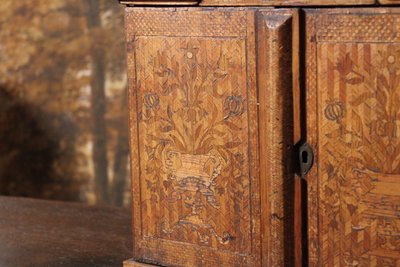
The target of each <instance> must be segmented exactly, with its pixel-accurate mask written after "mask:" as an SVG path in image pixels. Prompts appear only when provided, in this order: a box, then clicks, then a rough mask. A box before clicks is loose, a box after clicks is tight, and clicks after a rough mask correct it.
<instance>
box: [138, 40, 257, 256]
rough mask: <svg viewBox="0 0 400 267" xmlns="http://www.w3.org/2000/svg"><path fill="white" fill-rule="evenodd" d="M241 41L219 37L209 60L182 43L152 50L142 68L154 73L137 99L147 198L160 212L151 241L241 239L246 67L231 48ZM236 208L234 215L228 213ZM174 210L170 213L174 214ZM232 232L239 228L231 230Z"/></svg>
mask: <svg viewBox="0 0 400 267" xmlns="http://www.w3.org/2000/svg"><path fill="white" fill-rule="evenodd" d="M241 42H242V41H240V40H234V41H229V42H228V43H229V44H226V43H227V41H226V40H221V45H225V46H226V47H225V48H222V47H220V46H218V48H217V47H216V50H215V51H219V52H217V53H215V52H214V53H215V56H214V57H210V56H207V53H201V51H202V50H204V51H208V48H207V43H206V42H205V41H198V40H196V41H195V40H183V39H182V41H181V42H179V45H178V44H177V43H174V45H172V44H169V45H170V47H171V49H172V50H169V51H168V53H167V51H166V50H161V51H156V52H154V51H153V52H152V53H151V54H152V55H153V56H152V57H150V58H147V59H145V61H143V64H148V65H149V66H151V69H152V70H155V72H154V73H153V76H148V75H147V74H143V75H144V76H143V77H142V83H141V84H140V86H143V88H141V89H139V90H138V91H139V92H140V91H142V92H143V94H141V95H139V108H140V111H139V112H140V114H141V121H140V122H139V123H140V125H139V129H141V130H142V133H144V134H146V135H143V138H144V143H145V145H144V147H143V148H142V151H143V152H142V153H144V157H143V158H144V162H145V164H143V165H142V170H143V171H144V172H145V174H146V176H145V177H146V178H145V183H144V184H145V185H146V188H145V189H144V190H146V192H145V194H147V195H148V196H149V197H148V199H149V204H148V205H151V208H149V209H147V206H146V205H145V208H144V212H143V213H144V214H146V212H148V213H147V215H148V216H149V217H151V216H153V215H155V214H152V212H154V210H162V211H163V212H164V213H162V214H160V215H158V214H157V216H160V217H161V218H162V219H160V220H159V221H161V223H159V222H157V223H158V225H157V228H156V229H157V230H152V232H149V233H146V234H148V235H149V236H153V237H159V238H166V239H173V240H178V241H184V242H191V243H197V244H201V245H210V246H213V247H217V246H219V245H224V246H225V245H228V246H230V248H234V247H235V246H236V247H240V246H241V245H242V243H245V242H243V241H239V240H238V242H237V243H235V244H231V241H232V240H236V239H235V237H234V236H235V235H238V236H239V235H240V236H244V237H243V239H244V238H247V236H246V235H242V233H241V231H242V232H248V231H249V230H248V229H242V228H241V227H243V228H245V227H248V226H247V224H244V223H242V224H237V225H238V226H234V225H233V223H231V222H229V223H228V225H221V224H219V223H218V220H219V218H222V217H224V218H225V217H228V218H229V219H230V221H232V222H233V221H236V222H240V221H241V220H242V218H243V217H245V218H247V217H246V216H247V215H243V214H245V213H247V212H248V211H246V210H245V207H247V205H248V204H247V201H248V199H249V198H250V196H249V192H250V191H249V186H248V179H243V177H245V175H246V173H245V171H246V166H245V165H247V162H246V160H247V155H246V153H248V152H247V151H248V149H247V146H248V143H247V142H248V140H247V135H248V128H247V127H248V121H247V120H248V118H247V114H246V112H247V102H246V101H247V100H246V99H247V95H246V90H247V88H246V83H245V81H246V78H245V77H246V76H245V69H242V68H243V65H242V62H241V60H240V58H239V57H232V58H231V57H230V53H229V51H237V50H238V49H242V48H243V47H242V46H241ZM233 210H235V213H233V212H232V211H233ZM171 213H173V214H172V215H171ZM235 227H236V228H235Z"/></svg>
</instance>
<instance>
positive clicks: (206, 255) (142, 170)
mask: <svg viewBox="0 0 400 267" xmlns="http://www.w3.org/2000/svg"><path fill="white" fill-rule="evenodd" d="M292 23H293V21H292V16H291V13H290V12H286V11H283V10H282V11H268V10H266V11H257V10H256V9H240V10H237V9H236V10H235V9H228V8H226V9H212V10H211V9H201V8H182V9H173V8H159V9H153V8H127V10H126V27H127V49H128V69H129V92H130V94H129V99H130V125H131V138H130V140H131V151H132V187H133V228H134V229H133V230H134V244H135V245H134V258H135V259H137V260H139V261H144V262H150V263H160V264H162V265H167V266H169V265H173V266H218V265H222V266H261V264H262V262H264V264H266V263H267V262H268V257H270V254H271V255H272V254H275V255H276V256H275V259H274V260H276V261H281V262H283V261H285V260H286V261H290V260H292V259H293V257H291V256H290V255H289V254H288V255H285V256H286V258H285V257H284V254H283V240H288V238H287V237H286V236H288V235H289V234H288V232H289V231H290V229H289V227H290V226H288V225H285V224H284V223H283V216H287V218H292V219H293V217H290V216H291V214H287V213H288V210H290V205H288V207H286V208H285V209H284V208H283V200H284V196H283V188H284V187H285V188H287V187H289V186H290V185H289V184H288V182H283V181H284V180H285V181H286V180H289V179H288V178H287V177H286V178H285V179H284V175H286V176H290V175H292V173H291V172H290V170H289V169H290V168H289V169H285V170H283V168H282V167H279V166H281V162H278V161H279V160H281V161H282V160H283V157H284V156H285V153H286V156H287V153H289V152H287V151H288V150H287V149H284V147H285V144H286V145H289V144H290V142H291V141H292V140H291V138H292V135H291V130H290V129H291V128H292V123H291V121H290V119H291V117H288V116H286V117H284V116H283V115H282V112H281V111H282V108H283V106H282V103H283V102H282V101H286V102H288V101H289V102H288V103H286V104H287V105H286V106H288V107H286V108H285V109H286V110H289V111H290V110H291V86H292V84H291V82H290V81H291V63H290V62H291V59H292V55H291V47H292V43H291V42H292V38H291V36H292V30H291V29H292ZM256 26H257V29H258V31H257V32H256ZM256 38H257V39H258V40H259V41H260V43H262V44H264V45H265V44H271V43H272V42H276V43H277V44H278V46H276V47H275V49H276V50H280V51H285V52H288V54H287V55H284V54H281V52H278V53H274V54H271V53H270V50H269V49H264V48H262V49H261V48H260V46H259V45H258V44H257V43H256ZM271 38H273V40H272V39H271ZM278 48H279V49H278ZM256 52H260V53H261V54H262V57H263V60H269V62H270V63H275V65H274V69H273V71H271V70H272V69H271V68H270V66H269V65H268V64H267V63H266V62H264V61H263V62H260V65H258V66H259V68H260V66H262V69H257V64H256V63H257V58H256ZM278 56H279V57H278ZM284 64H286V65H284ZM270 74H274V75H275V77H283V76H284V75H286V76H287V77H285V79H284V80H286V81H289V82H286V83H282V82H276V81H275V80H268V81H267V80H266V79H267V78H268V77H269V75H270ZM257 82H259V84H261V85H262V87H258V86H257ZM267 86H271V88H268V87H267ZM261 90H262V92H261ZM267 90H268V91H269V92H270V93H267ZM260 92H261V93H260ZM271 92H274V94H272V93H271ZM259 94H260V98H263V99H262V101H263V102H260V101H261V100H260V101H259V99H258V95H259ZM269 96H270V98H268V100H267V99H266V98H267V97H269ZM284 97H285V98H284ZM266 101H269V102H268V103H267V102H266ZM259 109H260V110H262V111H263V113H260V112H259ZM288 114H289V116H291V113H290V112H289V113H288ZM259 119H260V120H261V119H262V121H263V122H265V121H266V120H267V119H269V120H275V119H281V120H282V123H283V122H285V123H286V124H285V125H284V124H281V125H279V123H276V122H273V124H272V123H271V124H265V123H264V124H263V125H262V126H260V125H259ZM272 125H274V126H275V127H276V128H277V129H278V130H277V135H275V136H274V138H275V139H273V138H272V137H271V138H270V140H273V141H274V142H275V141H276V142H277V144H278V145H271V144H269V148H270V150H269V151H268V153H271V155H273V156H274V155H275V158H274V160H275V161H271V162H270V165H269V167H268V168H266V167H265V164H266V161H267V159H266V158H265V155H263V156H262V157H261V156H260V153H267V152H266V151H265V150H266V147H262V148H260V144H263V145H264V146H266V145H268V144H266V141H265V138H264V139H262V140H261V141H260V138H261V137H259V131H260V132H261V134H263V135H266V134H267V133H269V131H271V127H272ZM264 126H265V127H264ZM283 127H286V128H287V129H289V130H287V129H286V131H284V129H283ZM288 142H289V143H288ZM263 168H264V169H263ZM264 171H265V172H264ZM266 172H267V173H266ZM272 173H273V174H274V176H273V177H272V176H271V174H272ZM268 183H271V187H268V188H266V186H267V184H268ZM272 189H273V190H275V192H273V193H274V194H272V191H268V190H272ZM286 191H287V193H286V194H290V191H289V189H286ZM269 192H271V196H270V197H269V198H268V199H267V197H266V194H267V193H269ZM290 197H291V196H290V195H288V196H287V202H288V203H290ZM274 199H275V200H276V201H275V202H273V204H272V200H274ZM267 207H268V209H271V210H269V212H274V216H276V217H275V218H272V217H270V216H268V215H267V216H266V215H262V210H261V209H265V208H267ZM263 212H264V211H263ZM271 214H272V213H271ZM289 220H290V219H289ZM267 243H268V245H267ZM289 247H290V245H289ZM291 253H292V252H291Z"/></svg>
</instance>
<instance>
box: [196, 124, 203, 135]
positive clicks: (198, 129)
mask: <svg viewBox="0 0 400 267" xmlns="http://www.w3.org/2000/svg"><path fill="white" fill-rule="evenodd" d="M202 128H203V125H202V124H200V125H199V126H198V127H197V128H196V131H195V133H194V137H195V138H199V136H200V132H201V129H202Z"/></svg>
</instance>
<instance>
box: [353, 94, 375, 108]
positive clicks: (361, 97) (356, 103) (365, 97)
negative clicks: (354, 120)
mask: <svg viewBox="0 0 400 267" xmlns="http://www.w3.org/2000/svg"><path fill="white" fill-rule="evenodd" d="M372 97H374V95H373V94H372V93H370V92H365V93H362V94H361V95H359V96H358V97H356V99H354V100H353V101H352V102H351V105H352V106H354V107H357V106H359V105H361V104H362V103H364V102H365V101H367V100H368V99H370V98H372Z"/></svg>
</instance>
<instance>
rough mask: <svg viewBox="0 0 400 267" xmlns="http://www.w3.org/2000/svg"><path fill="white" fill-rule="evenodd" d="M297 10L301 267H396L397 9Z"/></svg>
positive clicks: (399, 187)
mask: <svg viewBox="0 0 400 267" xmlns="http://www.w3.org/2000/svg"><path fill="white" fill-rule="evenodd" d="M306 14H307V15H306V25H307V28H306V42H307V50H306V62H307V65H306V73H307V74H306V78H307V82H306V83H307V86H306V95H307V101H306V103H307V135H308V141H309V143H311V145H312V146H313V147H314V149H315V154H316V162H315V163H316V164H315V165H316V166H314V168H313V170H312V172H311V173H310V174H309V175H308V178H307V180H308V196H309V198H308V204H309V206H308V212H309V214H308V218H309V220H308V224H309V225H308V227H309V256H310V257H309V259H310V266H400V216H399V214H400V35H399V33H400V9H382V8H379V9H373V8H371V9H354V10H351V11H349V10H344V11H338V10H325V11H322V10H317V11H307V13H306Z"/></svg>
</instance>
